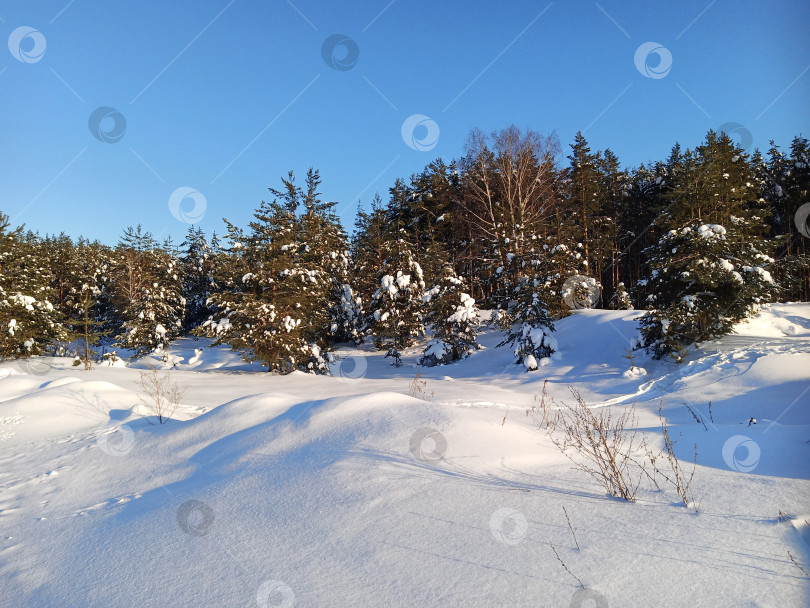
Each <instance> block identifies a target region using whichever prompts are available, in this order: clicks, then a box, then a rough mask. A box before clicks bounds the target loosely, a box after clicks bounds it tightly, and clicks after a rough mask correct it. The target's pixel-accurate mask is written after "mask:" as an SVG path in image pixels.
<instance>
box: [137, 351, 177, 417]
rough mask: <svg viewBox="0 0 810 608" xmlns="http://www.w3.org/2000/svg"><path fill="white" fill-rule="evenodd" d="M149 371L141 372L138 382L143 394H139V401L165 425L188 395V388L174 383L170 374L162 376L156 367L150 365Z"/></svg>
mask: <svg viewBox="0 0 810 608" xmlns="http://www.w3.org/2000/svg"><path fill="white" fill-rule="evenodd" d="M148 369H149V371H147V372H141V377H140V380H139V381H138V386H140V387H141V393H139V394H138V399H139V400H140V401H141V403H142V404H143V405H144V406H145V407H146V409H148V410H149V411H150V412H152V414H154V415H155V418H157V421H158V423H159V424H163V423H164V422H166V421H168V420H169V418H171V417H172V414H174V412H175V411H176V410H177V407H178V406H179V405H180V402H181V401H182V400H183V396H184V395H185V394H186V388H185V387H179V386H177V384H175V383H174V382H172V381H171V378H170V377H169V374H164V375H161V374H160V373H159V372H158V369H157V368H156V367H154V366H151V365H150V366H148ZM147 420H148V419H147Z"/></svg>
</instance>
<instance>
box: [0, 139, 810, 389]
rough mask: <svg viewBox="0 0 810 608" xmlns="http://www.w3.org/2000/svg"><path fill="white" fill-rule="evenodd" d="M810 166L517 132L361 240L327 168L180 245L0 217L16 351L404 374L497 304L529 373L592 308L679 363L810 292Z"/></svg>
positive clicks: (413, 185)
mask: <svg viewBox="0 0 810 608" xmlns="http://www.w3.org/2000/svg"><path fill="white" fill-rule="evenodd" d="M808 163H810V158H808V141H807V139H805V138H802V137H796V138H794V140H793V141H792V142H791V145H790V148H789V150H782V149H780V147H779V146H777V145H776V144H775V143H773V142H771V147H770V149H769V150H768V151H767V152H766V153H765V154H763V153H761V152H760V151H759V150H756V151H754V152H753V153H752V154H750V155H749V154H747V153H746V151H744V150H742V149H741V148H740V147H739V146H738V145H737V144H736V143H735V142H734V140H732V139H731V138H730V137H729V136H728V135H727V134H726V133H724V132H720V133H715V132H713V131H709V132H708V133H707V135H706V136H705V139H704V140H703V141H702V142H701V143H700V144H699V145H697V146H695V147H694V148H686V149H683V148H681V146H680V145H679V144H675V145H674V146H673V147H672V149H671V151H670V153H669V156H668V157H667V158H666V159H665V160H661V161H656V162H651V163H648V164H642V165H641V166H639V167H636V168H630V169H628V168H622V165H621V163H620V161H619V159H618V158H617V156H616V155H615V154H614V153H613V152H611V150H610V149H605V150H603V151H601V150H600V151H593V150H591V148H590V147H589V144H588V142H587V141H586V139H585V137H584V136H583V135H582V134H581V133H578V134H577V136H576V138H575V139H574V142H573V143H572V144H570V146H569V149H568V150H567V154H565V152H564V151H563V149H562V146H561V144H560V142H559V140H558V138H557V136H556V135H555V134H553V133H552V134H550V135H543V134H540V133H537V132H534V131H531V130H522V129H519V128H517V127H514V126H511V127H508V128H506V129H503V130H500V131H497V132H494V133H491V134H485V133H483V132H481V131H480V130H473V131H472V132H471V133H470V134H469V136H468V138H467V141H466V143H465V146H464V150H463V155H462V156H461V157H460V158H458V159H455V160H453V161H452V162H450V163H446V162H444V161H442V160H440V159H438V160H435V161H433V162H431V163H430V164H428V165H427V166H426V167H425V168H424V169H423V170H422V171H421V172H419V173H416V174H414V175H411V176H410V178H407V179H404V178H400V179H397V180H396V181H395V183H394V184H393V185H392V186H391V187H390V189H389V190H388V195H387V197H386V198H382V197H381V196H380V195H379V194H378V195H376V196H375V197H374V200H373V201H371V203H370V205H367V206H363V205H361V206H360V208H359V210H358V212H357V216H356V220H355V223H354V227H353V231H352V233H351V235H349V234H348V232H347V230H346V229H345V228H344V227H343V226H342V225H341V222H340V220H339V218H338V216H337V214H336V210H335V209H336V206H337V203H336V202H329V201H325V200H323V199H322V195H321V194H320V192H319V190H320V188H321V178H320V175H319V172H318V171H317V169H314V168H310V169H309V170H308V171H307V172H306V175H305V177H304V179H303V180H301V179H298V180H297V179H296V176H295V175H294V173H293V172H292V171H290V172H289V173H288V174H287V176H285V177H282V178H281V180H280V183H279V184H277V186H276V187H271V188H269V196H268V198H267V200H266V201H262V202H261V203H260V204H259V205H258V207H257V208H256V210H255V213H254V219H253V221H251V222H250V223H249V225H248V226H236V225H234V224H232V223H231V222H229V221H228V220H227V219H226V218H225V219H224V228H223V230H222V231H221V234H217V233H216V232H214V233H213V234H212V235H211V236H210V237H209V236H208V235H207V234H206V233H205V232H204V231H203V230H202V229H201V228H199V227H197V226H189V227H188V229H187V233H186V235H185V239H184V240H183V242H182V243H180V244H179V245H176V244H174V243H173V242H172V241H171V240H167V241H165V242H163V243H158V242H156V240H155V239H154V238H153V236H152V235H151V234H150V233H149V232H148V231H145V230H143V229H142V228H141V226H137V227H127V228H126V229H124V230H123V233H122V236H121V237H120V240H119V242H118V243H117V244H115V245H113V246H110V245H107V244H102V243H99V242H96V241H92V242H91V241H88V240H87V239H84V238H82V237H79V238H75V239H74V238H73V237H71V236H69V235H66V234H59V235H46V236H41V235H40V234H38V233H37V232H32V231H31V230H30V229H26V227H25V226H17V227H14V226H11V225H10V223H9V219H8V216H6V215H4V214H2V213H0V328H1V329H2V330H3V331H0V357H2V358H20V357H28V356H32V355H41V354H54V355H70V356H74V357H75V365H84V366H85V367H86V368H89V367H90V366H91V365H92V364H93V362H97V361H100V360H101V359H102V358H111V357H112V358H115V357H117V356H119V354H118V353H117V350H118V349H120V350H121V351H123V352H124V353H126V355H127V356H131V357H139V356H143V355H144V354H147V353H151V352H154V351H157V352H161V351H163V350H165V349H166V347H167V346H168V345H169V343H170V342H171V341H172V340H174V339H176V338H178V337H180V336H183V335H187V334H189V333H192V334H193V335H196V336H201V337H202V336H207V337H209V338H213V339H214V340H213V344H227V345H229V346H230V347H232V348H233V349H234V350H236V351H238V352H240V353H241V354H242V356H243V357H244V358H245V359H246V360H248V361H259V362H261V363H262V364H263V365H265V366H266V367H267V369H268V370H269V371H275V372H279V373H289V372H291V371H294V370H301V371H307V372H314V373H328V370H329V368H328V363H329V362H330V361H331V360H332V358H333V354H332V350H333V347H334V345H336V344H338V343H341V342H347V341H352V342H355V343H360V342H362V341H372V342H373V343H374V345H375V346H376V348H378V349H381V350H385V351H386V354H387V355H388V356H390V357H391V360H392V363H393V364H395V365H397V364H399V362H400V354H401V352H402V349H405V348H409V347H412V346H413V345H414V344H416V342H417V340H419V338H421V337H423V336H426V337H427V338H429V340H428V341H427V342H426V346H425V347H424V352H423V355H422V358H421V360H420V364H422V365H436V364H446V363H451V362H453V361H456V360H458V359H461V358H464V357H465V356H467V355H468V354H470V353H471V352H473V351H474V350H476V349H477V348H478V345H477V342H476V332H477V330H478V328H479V322H480V321H479V319H480V317H481V315H480V314H479V311H480V310H491V311H493V312H492V313H491V321H490V322H491V323H493V324H497V325H498V327H499V328H500V329H502V330H504V340H503V342H502V344H503V345H504V346H509V347H510V348H513V349H514V353H515V362H516V363H519V364H523V365H525V366H526V368H527V369H529V370H532V369H535V368H536V367H537V365H538V361H539V360H541V359H542V358H543V357H548V356H549V355H551V354H552V353H553V352H554V351H555V350H557V349H558V348H559V345H558V344H557V341H556V339H555V338H554V322H555V321H556V320H558V319H560V318H562V317H564V316H566V315H568V314H570V310H571V308H577V307H579V306H585V307H601V308H611V309H631V308H635V309H638V310H640V311H644V314H643V315H642V316H641V317H640V321H639V329H640V333H639V339H638V341H637V344H636V347H637V348H645V349H647V350H648V351H649V352H651V353H652V354H653V356H654V357H656V358H660V357H663V356H671V357H673V358H674V359H675V360H676V361H680V360H682V359H683V356H684V354H685V353H686V352H687V350H688V348H689V346H690V345H691V344H694V343H698V342H701V341H703V340H707V339H710V338H713V337H717V336H721V335H724V334H726V333H728V332H730V331H731V328H732V326H733V325H734V323H736V322H738V321H740V320H742V319H745V318H747V317H749V316H750V315H752V314H753V313H754V312H756V310H757V309H758V307H759V306H760V305H761V304H763V303H767V302H777V301H778V302H785V301H808V300H810V251H808V249H809V245H810V229H809V228H808V225H807V217H808V215H810V203H808V189H809V188H810V165H809V164H808ZM572 302H574V303H575V305H573V306H572Z"/></svg>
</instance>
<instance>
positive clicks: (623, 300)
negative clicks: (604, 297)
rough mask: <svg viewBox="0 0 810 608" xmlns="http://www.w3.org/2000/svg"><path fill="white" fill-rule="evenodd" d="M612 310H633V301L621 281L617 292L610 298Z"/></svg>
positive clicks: (617, 286)
mask: <svg viewBox="0 0 810 608" xmlns="http://www.w3.org/2000/svg"><path fill="white" fill-rule="evenodd" d="M610 308H611V309H612V310H633V300H632V299H631V298H630V294H629V293H627V288H626V287H625V286H624V283H622V282H621V281H620V282H619V283H618V284H617V285H616V291H614V292H613V296H612V297H611V298H610Z"/></svg>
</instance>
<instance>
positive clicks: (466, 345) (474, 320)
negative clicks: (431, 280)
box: [419, 266, 481, 366]
mask: <svg viewBox="0 0 810 608" xmlns="http://www.w3.org/2000/svg"><path fill="white" fill-rule="evenodd" d="M423 300H424V302H425V309H426V310H425V316H424V321H425V324H426V325H429V326H430V327H431V329H432V330H433V339H432V340H431V341H430V342H428V345H427V347H426V348H425V350H424V352H423V354H422V358H421V359H420V360H419V365H425V366H434V365H444V364H447V363H452V362H454V361H458V360H459V359H463V358H465V357H467V356H469V355H470V354H471V353H473V352H474V351H476V350H478V349H479V348H481V347H480V346H479V344H478V342H477V340H476V334H477V330H478V307H477V306H476V305H475V300H474V299H473V298H472V297H471V296H470V295H469V294H468V293H466V290H465V285H464V280H463V279H461V278H459V277H458V276H457V275H456V273H455V272H454V271H453V268H452V267H451V266H446V267H445V268H444V272H443V276H442V278H441V279H440V280H439V282H438V283H437V284H436V285H434V286H433V287H432V288H431V289H430V290H429V291H427V292H426V293H425V295H424V297H423Z"/></svg>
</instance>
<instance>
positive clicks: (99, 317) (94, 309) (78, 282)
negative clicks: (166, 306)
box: [63, 239, 111, 370]
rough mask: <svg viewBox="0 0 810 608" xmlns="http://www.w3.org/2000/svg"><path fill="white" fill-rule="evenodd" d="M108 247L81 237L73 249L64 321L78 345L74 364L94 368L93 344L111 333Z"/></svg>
mask: <svg viewBox="0 0 810 608" xmlns="http://www.w3.org/2000/svg"><path fill="white" fill-rule="evenodd" d="M106 253H107V252H106V250H105V248H104V247H103V246H101V245H100V244H99V243H89V242H88V241H86V240H83V239H80V240H79V241H78V243H77V244H76V246H75V248H73V264H72V275H71V277H70V284H69V288H68V294H67V297H66V299H65V308H66V314H65V317H64V321H63V322H64V324H65V327H66V329H67V330H68V332H69V333H68V339H69V340H70V341H71V342H74V343H75V344H76V353H77V356H78V358H77V360H76V362H75V363H74V365H82V364H83V365H84V368H85V369H88V370H89V369H91V368H92V361H93V356H94V354H95V353H94V351H93V347H94V346H97V345H98V344H100V343H101V341H102V340H103V339H104V338H105V337H106V336H108V335H109V334H110V333H111V330H110V329H109V319H108V317H107V314H106V313H107V311H108V310H109V290H108V284H107V281H106V277H105V272H106V270H107V255H106Z"/></svg>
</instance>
